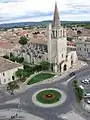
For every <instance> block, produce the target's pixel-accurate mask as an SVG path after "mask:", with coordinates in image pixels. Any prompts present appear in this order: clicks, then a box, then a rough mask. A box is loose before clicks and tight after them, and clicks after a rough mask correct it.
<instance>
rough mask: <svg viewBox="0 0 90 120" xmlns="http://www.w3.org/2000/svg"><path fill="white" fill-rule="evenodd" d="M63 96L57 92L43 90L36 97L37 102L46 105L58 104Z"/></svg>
mask: <svg viewBox="0 0 90 120" xmlns="http://www.w3.org/2000/svg"><path fill="white" fill-rule="evenodd" d="M60 98H61V94H60V92H58V91H56V90H43V91H41V92H39V93H38V94H37V96H36V99H37V101H39V102H41V103H44V104H52V103H56V102H58V101H59V100H60Z"/></svg>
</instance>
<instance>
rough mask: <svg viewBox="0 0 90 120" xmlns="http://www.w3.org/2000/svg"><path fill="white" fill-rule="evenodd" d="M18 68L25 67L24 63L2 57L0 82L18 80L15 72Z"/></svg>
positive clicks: (0, 60)
mask: <svg viewBox="0 0 90 120" xmlns="http://www.w3.org/2000/svg"><path fill="white" fill-rule="evenodd" d="M18 69H23V65H21V64H19V63H14V62H12V61H10V60H7V59H4V58H2V57H0V84H7V83H9V82H12V81H15V80H17V79H18V78H17V77H16V75H15V72H16V71H17V70H18Z"/></svg>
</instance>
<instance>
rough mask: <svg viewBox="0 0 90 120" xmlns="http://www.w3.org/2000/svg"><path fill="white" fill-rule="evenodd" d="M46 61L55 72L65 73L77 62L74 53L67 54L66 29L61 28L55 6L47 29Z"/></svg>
mask: <svg viewBox="0 0 90 120" xmlns="http://www.w3.org/2000/svg"><path fill="white" fill-rule="evenodd" d="M48 61H49V62H50V63H53V65H54V67H53V68H54V71H55V72H63V71H66V70H68V69H69V68H70V67H71V66H72V65H73V64H74V63H76V62H77V55H76V51H71V52H69V53H68V52H67V36H66V28H63V27H62V26H61V23H60V19H59V12H58V8H57V4H55V11H54V19H53V23H52V24H49V27H48Z"/></svg>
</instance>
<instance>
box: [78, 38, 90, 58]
mask: <svg viewBox="0 0 90 120" xmlns="http://www.w3.org/2000/svg"><path fill="white" fill-rule="evenodd" d="M76 52H77V56H78V58H79V59H81V60H90V37H79V39H78V41H77V43H76Z"/></svg>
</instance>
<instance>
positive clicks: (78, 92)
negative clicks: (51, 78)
mask: <svg viewBox="0 0 90 120" xmlns="http://www.w3.org/2000/svg"><path fill="white" fill-rule="evenodd" d="M73 86H74V89H75V93H76V96H77V98H78V100H79V101H81V100H82V99H83V93H84V91H83V89H81V88H80V87H79V85H78V81H77V80H74V81H73Z"/></svg>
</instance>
